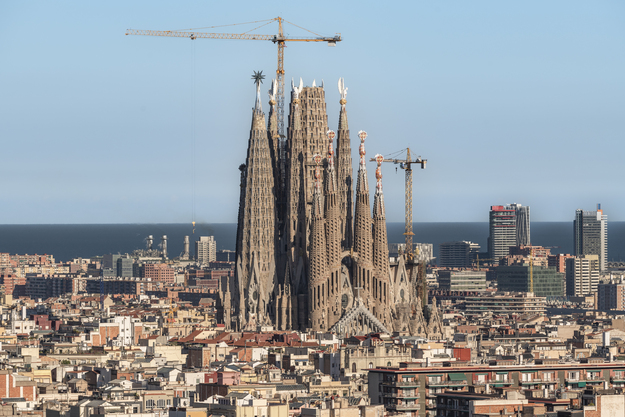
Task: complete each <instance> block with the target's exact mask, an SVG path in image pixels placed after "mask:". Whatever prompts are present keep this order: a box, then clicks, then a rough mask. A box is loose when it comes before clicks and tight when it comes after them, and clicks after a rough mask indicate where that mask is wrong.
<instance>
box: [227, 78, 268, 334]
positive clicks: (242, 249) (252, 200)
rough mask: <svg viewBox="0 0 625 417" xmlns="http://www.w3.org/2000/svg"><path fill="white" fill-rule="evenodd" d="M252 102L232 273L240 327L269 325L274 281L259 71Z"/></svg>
mask: <svg viewBox="0 0 625 417" xmlns="http://www.w3.org/2000/svg"><path fill="white" fill-rule="evenodd" d="M255 81H256V103H255V105H254V109H253V110H252V128H251V131H250V138H249V142H248V150H247V159H246V161H245V166H244V167H242V168H241V171H242V174H241V198H240V205H241V206H240V207H239V224H238V228H237V256H236V265H235V276H236V281H237V284H238V291H237V293H238V294H237V295H238V297H239V303H238V307H239V308H238V310H239V311H238V314H239V325H240V326H241V328H250V329H251V328H255V327H256V325H258V324H269V323H272V322H273V320H274V318H273V314H274V311H275V308H274V306H273V303H274V299H273V293H274V287H275V284H276V268H275V267H276V262H275V251H276V248H275V233H276V211H275V192H274V187H275V184H274V176H273V175H274V167H273V164H272V157H271V155H272V149H271V146H270V143H269V137H268V134H267V128H266V125H265V115H264V113H263V112H262V105H261V100H260V83H261V81H262V75H261V74H259V73H257V74H255Z"/></svg>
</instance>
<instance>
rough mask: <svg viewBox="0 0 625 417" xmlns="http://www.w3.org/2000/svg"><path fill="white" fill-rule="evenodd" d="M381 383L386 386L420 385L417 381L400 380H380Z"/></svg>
mask: <svg viewBox="0 0 625 417" xmlns="http://www.w3.org/2000/svg"><path fill="white" fill-rule="evenodd" d="M382 385H384V386H386V387H419V386H421V384H419V381H407V382H404V381H401V382H388V381H384V382H382Z"/></svg>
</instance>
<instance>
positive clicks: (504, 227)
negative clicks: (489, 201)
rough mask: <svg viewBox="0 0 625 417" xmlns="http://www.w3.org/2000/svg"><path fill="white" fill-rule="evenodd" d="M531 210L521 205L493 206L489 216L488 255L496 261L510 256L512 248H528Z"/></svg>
mask: <svg viewBox="0 0 625 417" xmlns="http://www.w3.org/2000/svg"><path fill="white" fill-rule="evenodd" d="M530 242H531V239H530V208H529V207H528V206H522V205H521V204H517V203H514V204H510V205H508V206H491V208H490V215H489V236H488V253H489V255H490V257H491V258H492V259H494V260H499V259H501V258H503V257H504V256H508V251H509V248H510V247H512V246H521V245H523V246H528V245H530V244H531V243H530Z"/></svg>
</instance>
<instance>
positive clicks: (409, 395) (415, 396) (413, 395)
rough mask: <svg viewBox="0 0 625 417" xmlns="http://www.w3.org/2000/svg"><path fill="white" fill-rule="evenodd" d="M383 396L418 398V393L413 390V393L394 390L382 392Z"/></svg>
mask: <svg viewBox="0 0 625 417" xmlns="http://www.w3.org/2000/svg"><path fill="white" fill-rule="evenodd" d="M382 396H383V397H386V398H406V399H412V398H419V397H420V395H419V393H418V392H414V393H405V394H404V393H396V392H383V393H382Z"/></svg>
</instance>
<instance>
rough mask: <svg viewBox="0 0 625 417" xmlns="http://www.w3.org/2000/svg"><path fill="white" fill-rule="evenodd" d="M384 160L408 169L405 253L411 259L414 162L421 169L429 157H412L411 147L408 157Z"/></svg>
mask: <svg viewBox="0 0 625 417" xmlns="http://www.w3.org/2000/svg"><path fill="white" fill-rule="evenodd" d="M371 161H375V158H371ZM382 162H392V163H394V164H399V167H400V168H401V169H403V170H405V171H406V231H405V232H404V235H405V236H406V249H405V253H406V255H407V258H408V259H409V260H412V259H413V256H414V255H413V253H412V236H414V233H412V164H420V165H421V169H425V164H426V163H427V159H421V157H420V156H419V157H417V158H416V159H412V156H410V148H406V159H394V158H385V159H383V160H382Z"/></svg>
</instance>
